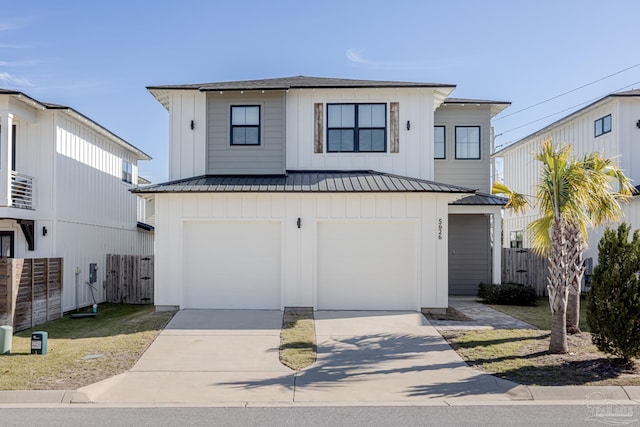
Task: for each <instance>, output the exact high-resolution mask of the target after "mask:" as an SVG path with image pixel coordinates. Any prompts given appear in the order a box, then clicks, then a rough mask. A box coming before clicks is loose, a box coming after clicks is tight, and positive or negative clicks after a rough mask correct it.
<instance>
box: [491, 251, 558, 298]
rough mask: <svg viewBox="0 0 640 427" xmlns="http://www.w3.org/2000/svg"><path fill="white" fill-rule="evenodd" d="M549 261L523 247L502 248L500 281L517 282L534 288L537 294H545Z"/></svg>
mask: <svg viewBox="0 0 640 427" xmlns="http://www.w3.org/2000/svg"><path fill="white" fill-rule="evenodd" d="M548 271H549V261H548V260H547V258H546V257H544V256H541V255H537V254H536V253H535V252H533V251H532V250H530V249H525V248H502V283H517V284H520V285H528V286H532V287H533V288H535V290H536V293H537V294H538V295H539V296H543V295H546V294H547V274H548Z"/></svg>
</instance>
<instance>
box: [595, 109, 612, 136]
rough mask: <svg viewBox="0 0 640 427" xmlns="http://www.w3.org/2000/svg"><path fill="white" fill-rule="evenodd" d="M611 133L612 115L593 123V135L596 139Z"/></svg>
mask: <svg viewBox="0 0 640 427" xmlns="http://www.w3.org/2000/svg"><path fill="white" fill-rule="evenodd" d="M609 132H611V114H608V115H606V116H604V117H600V118H599V119H598V120H596V121H595V122H594V123H593V134H594V135H595V137H596V138H597V137H599V136H600V135H604V134H605V133H609Z"/></svg>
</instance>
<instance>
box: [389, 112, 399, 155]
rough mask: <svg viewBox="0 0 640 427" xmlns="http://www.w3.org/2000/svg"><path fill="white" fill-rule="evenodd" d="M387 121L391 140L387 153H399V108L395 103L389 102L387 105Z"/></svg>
mask: <svg viewBox="0 0 640 427" xmlns="http://www.w3.org/2000/svg"><path fill="white" fill-rule="evenodd" d="M389 110H390V111H389V120H390V129H389V137H390V139H391V143H390V149H389V152H391V153H399V152H400V113H399V110H400V106H399V104H398V103H397V102H391V103H390V104H389Z"/></svg>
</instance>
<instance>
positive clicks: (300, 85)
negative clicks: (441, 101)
mask: <svg viewBox="0 0 640 427" xmlns="http://www.w3.org/2000/svg"><path fill="white" fill-rule="evenodd" d="M382 87H388V88H417V87H456V85H453V84H448V83H421V82H397V81H381V80H353V79H338V78H327V77H306V76H294V77H282V78H275V79H260V80H239V81H231V82H214V83H196V84H186V85H166V86H148V87H147V89H148V90H153V89H183V90H185V89H186V90H189V89H192V90H200V91H215V90H287V89H311V88H330V89H333V88H382Z"/></svg>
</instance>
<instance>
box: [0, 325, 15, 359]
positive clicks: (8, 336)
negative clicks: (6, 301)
mask: <svg viewBox="0 0 640 427" xmlns="http://www.w3.org/2000/svg"><path fill="white" fill-rule="evenodd" d="M12 338H13V328H12V327H11V326H8V325H2V326H0V354H10V353H11V341H12Z"/></svg>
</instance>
